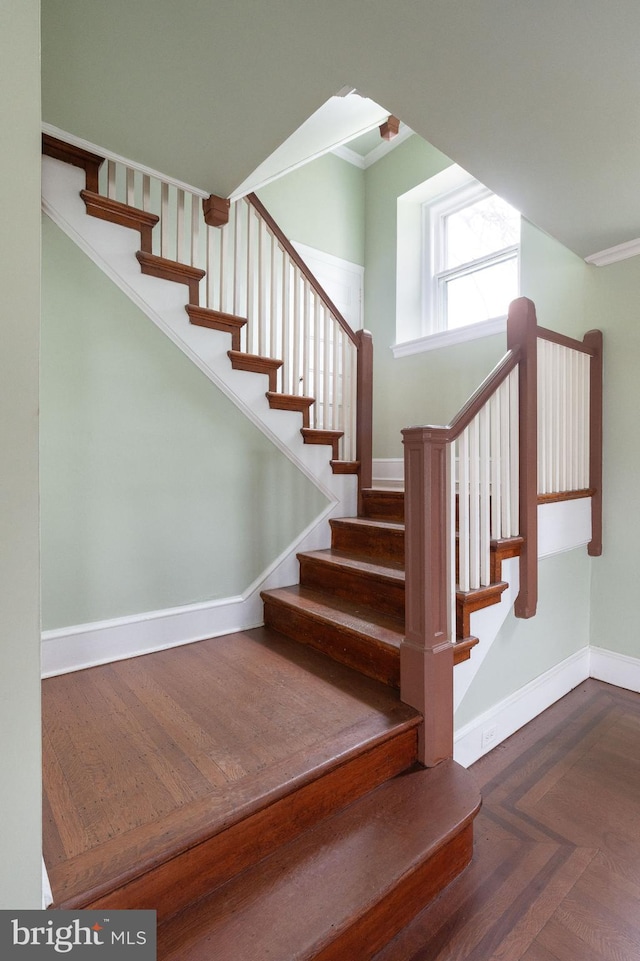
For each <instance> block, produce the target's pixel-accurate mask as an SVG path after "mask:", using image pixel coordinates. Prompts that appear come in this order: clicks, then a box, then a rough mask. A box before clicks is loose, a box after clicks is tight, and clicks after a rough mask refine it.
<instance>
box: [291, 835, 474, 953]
mask: <svg viewBox="0 0 640 961" xmlns="http://www.w3.org/2000/svg"><path fill="white" fill-rule="evenodd" d="M472 856H473V825H472V824H469V825H468V826H467V827H466V828H464V829H463V831H462V832H461V833H460V834H458V835H456V836H455V837H453V838H452V840H451V841H449V842H448V844H446V845H445V846H444V847H443V848H441V849H440V850H439V851H438V852H437V853H436V854H434V855H433V857H431V858H429V859H428V860H426V861H425V862H424V863H423V864H421V865H420V866H419V867H418V869H417V870H416V871H414V872H413V873H412V874H410V875H409V876H408V877H405V878H403V879H402V881H401V882H400V883H399V884H397V885H396V886H395V887H394V888H393V889H392V890H390V891H388V892H386V891H385V892H381V898H380V900H379V901H378V902H377V904H375V905H373V906H372V907H371V908H370V909H369V911H368V912H367V913H366V914H364V915H363V916H362V917H360V918H357V919H354V921H353V923H352V924H351V925H350V927H349V928H348V929H347V930H346V931H344V932H342V933H341V934H339V935H338V936H337V937H336V938H335V940H334V941H332V943H331V944H329V945H327V946H326V947H325V948H324V950H321V951H320V952H319V953H314V954H313V957H311V955H310V956H309V957H308V958H305V959H300V961H345V959H346V958H348V959H349V961H370V959H371V957H372V955H373V954H375V953H376V951H379V950H380V949H381V948H382V947H384V945H385V944H387V943H388V942H389V941H390V940H391V939H392V938H393V937H395V935H396V934H397V933H398V932H399V931H401V930H402V928H403V927H405V925H407V924H408V923H409V922H410V921H411V920H412V919H413V918H414V917H415V916H416V914H418V913H419V912H420V911H421V910H422V909H423V908H424V907H426V906H427V905H428V904H429V903H430V902H431V901H432V900H433V899H434V898H435V897H437V896H438V894H440V892H441V891H443V890H444V889H445V888H446V887H447V885H448V884H450V883H451V882H452V881H453V880H454V879H455V878H457V877H458V875H459V874H461V873H462V871H464V869H465V868H466V867H467V865H468V864H469V863H470V862H471V858H472Z"/></svg>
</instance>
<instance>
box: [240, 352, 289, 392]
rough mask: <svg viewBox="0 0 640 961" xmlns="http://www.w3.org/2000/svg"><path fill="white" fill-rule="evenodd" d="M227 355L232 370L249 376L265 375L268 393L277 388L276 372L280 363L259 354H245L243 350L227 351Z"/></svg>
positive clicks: (280, 365)
mask: <svg viewBox="0 0 640 961" xmlns="http://www.w3.org/2000/svg"><path fill="white" fill-rule="evenodd" d="M227 355H228V357H229V360H230V361H231V366H232V367H233V369H234V370H244V371H247V372H248V373H251V374H266V375H267V377H268V378H269V391H275V390H276V388H277V386H278V371H279V370H280V368H281V367H282V363H283V362H282V361H281V360H277V359H276V358H275V357H263V356H262V355H261V354H247V353H245V351H243V350H228V351H227Z"/></svg>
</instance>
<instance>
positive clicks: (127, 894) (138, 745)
mask: <svg viewBox="0 0 640 961" xmlns="http://www.w3.org/2000/svg"><path fill="white" fill-rule="evenodd" d="M419 721H420V717H419V715H418V714H417V712H415V711H414V710H413V709H412V708H409V707H408V706H407V705H405V704H402V703H401V702H400V701H399V699H398V696H397V693H396V692H394V691H391V690H390V689H389V688H388V687H386V686H385V685H383V684H379V683H377V682H376V681H372V680H370V679H368V678H365V677H363V676H362V675H360V674H358V673H357V672H355V671H352V670H350V669H349V668H347V667H344V666H343V665H340V664H337V663H336V662H335V661H333V660H331V659H329V658H327V657H326V656H325V655H323V654H320V653H318V652H316V651H314V650H312V649H311V648H309V647H306V646H304V645H300V644H297V643H295V642H294V641H291V640H289V639H287V638H285V637H283V636H282V635H279V634H277V633H275V632H273V631H270V630H268V629H266V628H258V629H255V630H252V631H247V632H243V633H239V634H233V635H229V636H227V637H221V638H216V639H213V640H209V641H201V642H199V643H196V644H190V645H187V646H185V647H179V648H174V649H172V650H168V651H161V652H157V653H154V654H148V655H145V656H143V657H138V658H133V659H130V660H126V661H119V662H116V663H112V664H107V665H103V666H100V667H94V668H90V669H88V670H85V671H80V672H76V673H74V674H67V675H62V676H60V677H53V678H48V679H46V680H45V681H44V682H43V722H44V723H43V728H44V789H45V810H44V856H45V863H46V865H47V869H48V871H49V875H50V880H51V885H52V889H53V896H54V906H55V907H59V908H78V907H87V906H89V905H91V906H95V907H98V906H100V907H102V906H104V907H107V906H110V907H112V908H117V907H134V906H138V907H148V908H155V909H156V910H157V911H158V913H159V917H162V916H163V915H168V914H171V913H172V911H174V910H177V909H178V908H179V907H181V906H182V904H186V903H189V901H190V900H191V899H192V898H193V897H197V896H202V894H203V893H205V891H206V888H207V886H208V885H209V884H211V885H213V884H217V883H220V882H221V881H224V880H226V876H225V872H226V873H229V874H230V875H232V874H233V873H234V872H235V871H236V870H238V869H241V868H243V867H244V866H245V864H246V863H249V862H250V861H251V860H253V858H254V857H255V853H256V850H257V851H258V852H259V851H260V850H261V848H260V845H263V846H264V853H268V850H269V846H270V844H271V841H273V842H274V843H276V842H277V843H281V840H282V838H281V836H280V835H281V833H282V826H281V823H280V822H281V821H282V820H284V821H286V822H287V825H288V826H287V828H286V830H287V831H291V833H295V830H297V829H298V828H299V829H300V830H303V829H306V827H308V825H309V824H310V823H313V821H314V820H315V819H318V818H321V817H323V816H324V815H325V814H326V812H327V810H328V809H329V808H330V807H331V806H332V805H333V804H334V802H335V800H336V797H339V798H341V799H342V803H349V802H350V801H351V800H353V799H354V798H356V797H358V796H360V795H361V794H363V793H366V792H367V791H369V790H371V789H372V788H373V787H375V786H377V785H378V784H380V783H382V782H383V781H384V780H386V779H387V778H389V777H393V776H394V775H395V774H397V773H398V772H399V771H402V770H405V769H406V768H407V767H409V766H411V764H412V763H413V761H414V760H415V750H416V747H415V745H416V730H417V725H418V724H419ZM344 773H346V774H348V776H347V777H345V778H343V777H342V774H344ZM344 782H346V783H344ZM294 794H295V795H296V800H294V801H293V802H292V800H291V798H292V796H293V795H294ZM291 804H292V805H293V806H292V807H291V808H290V809H289V810H288V813H287V815H286V816H285V817H284V819H283V817H282V811H283V810H284V806H285V805H291ZM252 818H253V819H254V821H253V827H252V828H251V829H250V830H248V831H247V824H249V823H250V822H251V819H252ZM243 846H244V847H243ZM244 848H246V851H245V853H243V850H244ZM182 862H184V864H182ZM181 865H182V866H181ZM194 873H195V874H196V875H198V879H197V880H196V881H193V878H192V875H193V874H194ZM203 873H204V874H206V876H207V879H206V882H202V883H201V878H202V875H203Z"/></svg>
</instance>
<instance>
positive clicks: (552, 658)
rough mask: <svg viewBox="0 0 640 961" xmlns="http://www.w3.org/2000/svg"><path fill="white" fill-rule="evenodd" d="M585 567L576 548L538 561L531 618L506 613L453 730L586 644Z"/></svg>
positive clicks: (587, 579)
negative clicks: (535, 593) (505, 617)
mask: <svg viewBox="0 0 640 961" xmlns="http://www.w3.org/2000/svg"><path fill="white" fill-rule="evenodd" d="M590 565H591V562H590V558H589V557H588V555H587V552H586V550H582V549H580V550H574V551H569V552H567V553H566V554H556V555H554V556H552V557H546V558H543V560H541V561H540V565H539V568H538V575H539V585H538V587H539V595H538V610H537V613H536V616H535V617H532V618H529V619H527V620H523V619H522V618H517V617H516V616H515V615H514V613H513V611H511V613H510V614H508V615H507V619H506V621H505V623H504V625H503V627H502V629H501V630H500V632H499V634H498V636H497V638H496V639H495V641H494V642H493V644H492V646H491V648H490V650H489V652H488V653H487V656H486V657H485V659H484V661H483V662H482V664H481V666H480V668H479V670H478V673H477V674H476V676H475V678H474V680H473V682H472V684H471V686H470V687H469V690H468V691H467V693H466V695H465V697H464V698H463V700H462V702H461V704H460V706H459V708H458V710H457V711H456V715H455V723H456V728H461V727H463V726H464V725H465V724H467V723H469V722H470V721H473V719H474V718H476V717H478V716H479V715H480V714H483V713H484V712H485V711H488V710H489V709H490V708H492V707H493V706H494V705H496V704H498V703H500V701H503V700H504V699H505V698H507V697H509V696H510V695H511V694H515V693H516V691H519V690H520V688H522V687H524V686H525V685H526V684H528V683H530V682H531V681H533V680H535V678H537V677H539V676H540V675H541V674H544V673H545V672H546V671H548V670H550V669H551V668H552V667H554V666H555V665H556V664H559V663H560V662H561V661H563V660H565V658H567V657H570V656H571V654H575V653H576V652H577V651H580V650H582V648H584V647H586V646H587V645H588V643H589V585H590V569H591V567H590ZM471 656H472V657H473V654H472V655H471Z"/></svg>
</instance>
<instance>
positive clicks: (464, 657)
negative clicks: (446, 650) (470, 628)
mask: <svg viewBox="0 0 640 961" xmlns="http://www.w3.org/2000/svg"><path fill="white" fill-rule="evenodd" d="M479 642H480V638H478V637H473V635H471V636H469V637H463V638H461V639H460V640H457V641H455V643H454V645H453V666H454V667H455V666H456V664H462V662H463V661H468V660H469V658H470V657H471V651H472V650H473V648H474V647H475V646H476V644H478V643H479Z"/></svg>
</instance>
